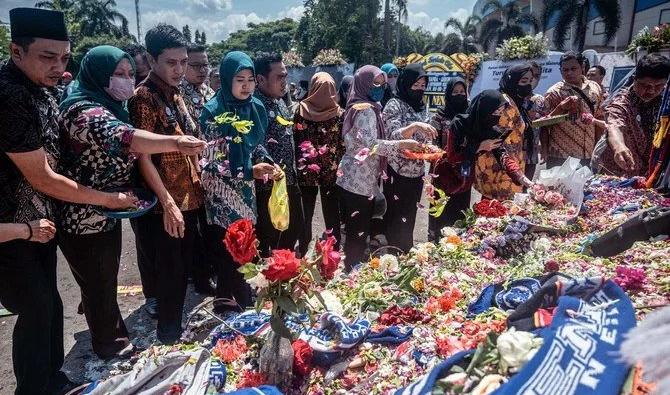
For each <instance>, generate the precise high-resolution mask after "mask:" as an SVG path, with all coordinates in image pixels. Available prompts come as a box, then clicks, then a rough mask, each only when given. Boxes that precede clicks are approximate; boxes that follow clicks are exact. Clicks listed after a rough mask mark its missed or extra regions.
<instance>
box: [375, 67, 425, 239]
mask: <svg viewBox="0 0 670 395" xmlns="http://www.w3.org/2000/svg"><path fill="white" fill-rule="evenodd" d="M427 84H428V76H427V75H426V72H425V71H424V70H423V66H421V65H420V64H417V63H413V64H409V65H407V67H405V68H404V69H403V70H402V72H401V73H400V76H399V77H398V92H397V95H396V97H394V98H392V99H391V100H389V102H388V103H386V107H384V112H383V113H382V119H383V120H384V127H385V129H386V133H387V134H388V135H390V139H391V140H402V139H409V138H413V139H415V140H417V141H419V142H421V143H427V142H432V141H433V139H435V138H436V137H437V131H436V130H435V128H433V127H432V126H430V125H429V124H428V123H427V122H429V121H430V115H429V113H428V110H427V109H426V105H425V104H424V102H423V94H424V92H425V90H426V85H427ZM425 166H426V165H425V163H424V161H422V160H409V159H405V158H403V157H402V155H394V156H392V157H390V158H389V166H388V168H387V169H386V174H385V176H384V177H383V178H384V180H385V181H384V195H385V196H386V203H387V211H386V215H385V216H384V225H385V226H384V228H385V235H386V239H387V240H388V243H389V245H392V246H394V247H398V248H400V249H401V250H403V251H405V252H407V251H409V249H410V248H411V247H412V244H413V240H414V237H413V234H414V224H415V222H416V211H417V204H418V203H419V201H420V200H421V191H422V189H423V176H424V175H425Z"/></svg>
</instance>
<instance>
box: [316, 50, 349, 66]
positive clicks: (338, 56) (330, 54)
mask: <svg viewBox="0 0 670 395" xmlns="http://www.w3.org/2000/svg"><path fill="white" fill-rule="evenodd" d="M343 64H347V60H346V59H345V58H344V55H342V53H341V52H340V50H339V49H322V50H320V51H319V52H318V53H317V54H316V56H315V57H314V59H313V60H312V65H313V66H339V65H343Z"/></svg>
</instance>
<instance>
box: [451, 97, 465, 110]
mask: <svg viewBox="0 0 670 395" xmlns="http://www.w3.org/2000/svg"><path fill="white" fill-rule="evenodd" d="M449 103H450V104H451V107H452V108H453V109H454V112H455V113H456V114H462V113H464V112H465V110H467V109H468V98H467V97H466V96H465V95H455V96H451V99H449Z"/></svg>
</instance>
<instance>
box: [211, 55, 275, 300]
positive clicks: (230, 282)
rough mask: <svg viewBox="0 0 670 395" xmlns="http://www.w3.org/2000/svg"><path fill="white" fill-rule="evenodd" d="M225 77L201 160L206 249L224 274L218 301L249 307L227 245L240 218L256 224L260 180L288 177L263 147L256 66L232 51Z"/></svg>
mask: <svg viewBox="0 0 670 395" xmlns="http://www.w3.org/2000/svg"><path fill="white" fill-rule="evenodd" d="M219 75H220V77H221V88H220V89H219V90H218V91H217V92H216V95H215V96H214V97H213V98H212V99H211V100H210V101H208V102H207V103H206V104H205V108H204V109H203V112H202V115H201V116H200V126H201V131H202V135H203V138H204V139H205V140H207V142H208V145H207V149H206V150H205V152H204V153H203V158H202V160H201V165H202V186H203V189H204V192H205V209H206V213H207V227H206V229H205V232H204V233H205V244H206V245H207V251H208V256H209V259H211V262H212V266H213V267H215V268H216V269H217V272H218V281H217V286H216V296H217V297H219V298H227V299H235V301H236V302H237V303H238V304H239V305H240V307H242V308H245V307H248V306H249V305H251V303H252V300H251V290H250V288H249V286H248V285H247V283H246V282H245V281H244V277H243V276H242V274H241V273H239V272H238V271H237V268H238V267H239V265H240V264H242V263H239V262H238V263H236V262H235V261H234V260H233V257H232V256H231V254H230V252H229V251H228V250H227V249H226V247H225V245H224V244H223V243H222V240H223V239H224V237H225V235H226V231H227V229H228V228H229V227H230V225H231V224H232V223H233V222H235V221H237V220H238V219H240V218H248V219H251V220H252V221H253V222H255V221H256V215H257V209H256V194H255V189H254V179H258V180H263V179H270V178H274V179H278V178H280V177H281V174H282V173H281V170H280V169H279V167H278V166H276V165H273V164H271V163H273V162H272V159H271V158H270V157H269V155H268V153H267V151H266V150H265V149H264V148H263V145H262V144H261V143H262V142H263V141H264V139H265V130H266V129H267V126H268V116H267V112H266V111H265V107H264V106H263V103H261V102H260V100H258V99H257V98H256V97H254V96H253V93H254V90H255V89H256V72H255V69H254V63H253V61H252V60H251V58H250V57H249V56H248V55H246V54H245V53H243V52H239V51H233V52H229V53H228V54H227V55H226V56H225V58H223V61H222V62H221V65H220V66H219ZM233 115H235V116H237V117H238V121H247V123H248V125H247V126H248V129H247V131H246V132H244V133H243V132H240V131H238V130H237V129H236V128H235V127H233V126H232V124H231V123H230V122H226V121H224V120H223V118H225V117H226V116H228V117H230V116H233ZM249 122H250V123H249Z"/></svg>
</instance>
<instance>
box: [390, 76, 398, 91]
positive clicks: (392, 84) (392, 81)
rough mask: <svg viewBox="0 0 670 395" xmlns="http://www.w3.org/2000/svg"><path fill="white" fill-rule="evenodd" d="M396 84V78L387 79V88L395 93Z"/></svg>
mask: <svg viewBox="0 0 670 395" xmlns="http://www.w3.org/2000/svg"><path fill="white" fill-rule="evenodd" d="M397 84H398V77H389V86H390V87H391V90H392V91H394V92H395V88H396V85H397Z"/></svg>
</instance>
